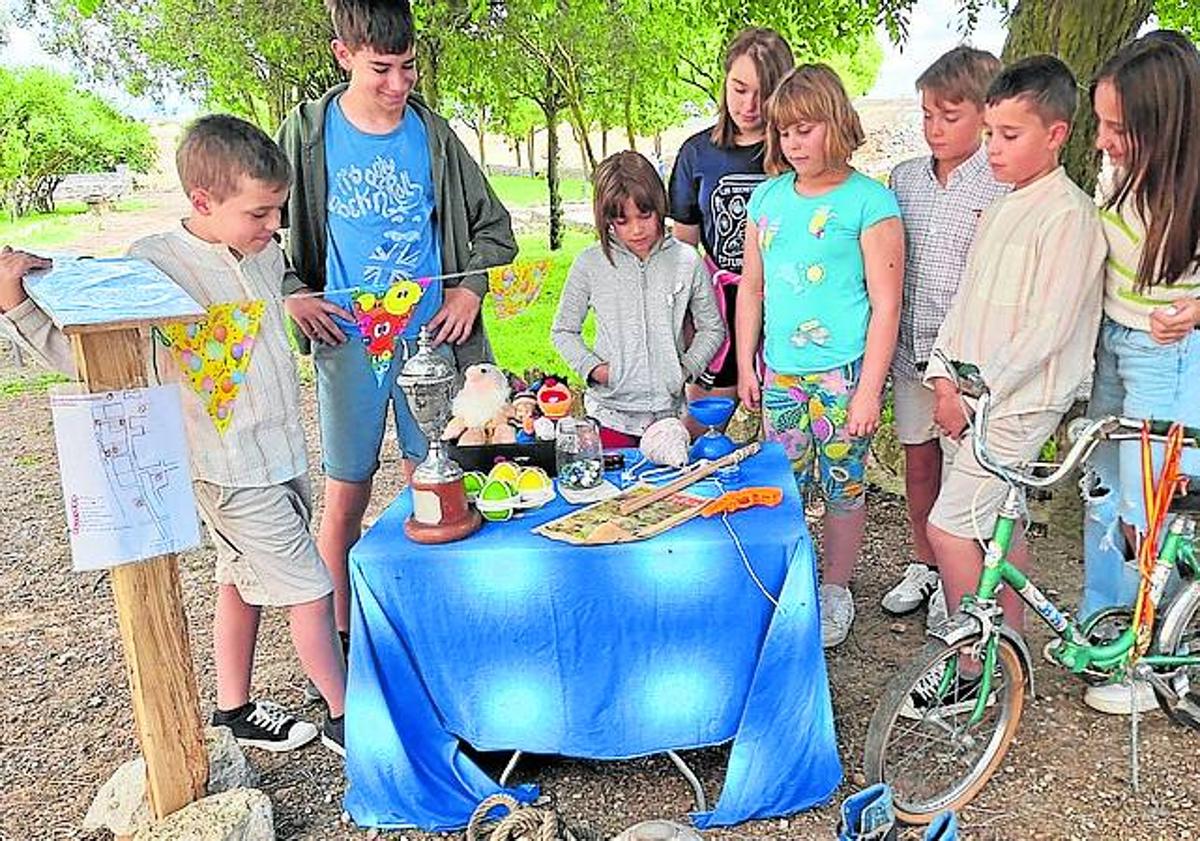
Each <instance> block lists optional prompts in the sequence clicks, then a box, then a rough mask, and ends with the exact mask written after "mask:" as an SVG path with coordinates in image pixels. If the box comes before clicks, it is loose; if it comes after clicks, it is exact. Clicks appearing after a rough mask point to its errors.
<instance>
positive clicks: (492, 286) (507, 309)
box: [488, 260, 550, 319]
mask: <svg viewBox="0 0 1200 841" xmlns="http://www.w3.org/2000/svg"><path fill="white" fill-rule="evenodd" d="M549 273H550V261H549V260H533V261H530V262H526V263H511V264H509V265H507V266H496V267H495V268H493V269H488V292H489V293H491V296H492V301H493V302H494V303H495V305H496V318H500V319H505V318H512V317H513V316H514V315H518V314H520V313H522V312H524V311H525V310H526V309H528V308H529V306H530V304H532V303H533V302H534V301H536V300H537V298H538V295H539V294H540V293H541V291H542V284H544V283H545V282H546V276H547V275H548V274H549Z"/></svg>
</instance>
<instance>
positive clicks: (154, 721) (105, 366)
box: [71, 328, 208, 819]
mask: <svg viewBox="0 0 1200 841" xmlns="http://www.w3.org/2000/svg"><path fill="white" fill-rule="evenodd" d="M71 345H72V348H73V350H74V353H75V364H76V366H77V367H78V369H79V373H80V376H81V377H82V379H83V382H84V383H85V384H86V386H87V390H88V391H91V392H96V391H119V390H121V389H125V388H137V387H141V386H144V385H146V363H145V360H144V357H143V353H144V351H145V346H144V344H143V342H142V338H141V336H140V335H139V333H138V332H137V330H135V329H129V328H121V329H116V330H109V331H108V332H103V333H92V332H88V333H76V334H74V335H72V336H71ZM110 580H111V582H112V591H113V601H114V602H115V603H116V607H117V627H118V628H120V631H121V643H122V647H123V648H124V649H125V674H126V676H127V677H128V678H129V688H130V695H131V696H132V700H133V723H134V731H135V732H136V734H137V737H138V742H139V743H140V745H141V748H142V756H143V757H145V759H146V782H147V787H146V788H147V791H148V793H149V797H148V800H149V801H150V811H151V812H152V813H153V815H154V817H155V818H160V819H161V818H164V817H166V816H167V815H169V814H171V813H172V812H174V811H175V810H177V809H180V808H182V807H184V806H186V805H187V804H188V803H191V802H192V801H193V800H198V799H200V798H201V797H203V796H204V788H205V783H206V782H207V780H208V753H207V752H206V750H205V748H204V731H203V729H202V726H201V723H200V696H199V693H198V691H197V687H196V673H195V671H194V670H193V667H192V650H191V644H190V641H189V640H188V631H187V620H186V618H185V616H184V613H183V590H182V587H181V585H180V581H179V565H178V562H177V561H176V558H175V555H173V554H168V555H159V556H157V557H155V558H151V559H149V560H146V561H142V562H140V563H136V564H123V565H121V566H118V567H114V568H113V569H112V571H111V572H110Z"/></svg>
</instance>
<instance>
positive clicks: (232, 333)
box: [160, 301, 266, 433]
mask: <svg viewBox="0 0 1200 841" xmlns="http://www.w3.org/2000/svg"><path fill="white" fill-rule="evenodd" d="M265 307H266V304H265V303H264V302H263V301H231V302H227V303H220V304H210V305H209V306H208V317H207V318H204V319H202V320H200V321H197V322H193V323H190V324H188V323H182V322H176V323H174V324H165V325H163V326H162V327H161V328H160V330H161V333H162V337H163V341H164V342H165V343H166V345H167V347H168V348H169V349H170V351H171V356H172V357H173V358H174V359H175V364H176V365H177V366H178V367H179V372H180V374H181V375H182V377H183V382H184V384H185V385H187V386H188V387H190V388H191V389H192V391H194V392H196V394H197V395H198V396H199V397H200V399H201V400H202V401H203V402H204V406H205V408H206V409H207V410H208V416H209V417H210V418H212V422H213V424H214V425H215V426H216V427H217V431H218V432H222V433H223V432H225V430H226V429H228V428H229V422H230V421H231V420H233V404H234V402H235V401H236V400H237V397H238V392H239V391H241V388H242V383H244V382H245V381H246V373H247V369H248V368H249V367H250V357H251V354H252V352H253V350H254V342H255V340H256V339H257V338H258V325H259V323H260V321H261V320H262V315H263V309H264V308H265Z"/></svg>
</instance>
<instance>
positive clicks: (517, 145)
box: [512, 137, 521, 169]
mask: <svg viewBox="0 0 1200 841" xmlns="http://www.w3.org/2000/svg"><path fill="white" fill-rule="evenodd" d="M512 147H513V152H515V153H516V155H517V169H520V168H521V138H519V137H515V138H513V141H512Z"/></svg>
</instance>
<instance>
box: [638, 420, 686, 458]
mask: <svg viewBox="0 0 1200 841" xmlns="http://www.w3.org/2000/svg"><path fill="white" fill-rule="evenodd" d="M689 443H691V436H689V435H688V431H687V428H686V427H684V425H683V422H682V421H681V420H679V418H663V419H662V420H657V421H655V422H654V423H652V424H650V425H649V426H648V427H646V431H645V432H643V433H642V444H641V450H642V455H644V456H645V457H646V458H648V459H650V461H652V462H654V463H655V464H662V465H666V466H668V467H683V466H684V465H685V464H687V463H688V444H689Z"/></svg>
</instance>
